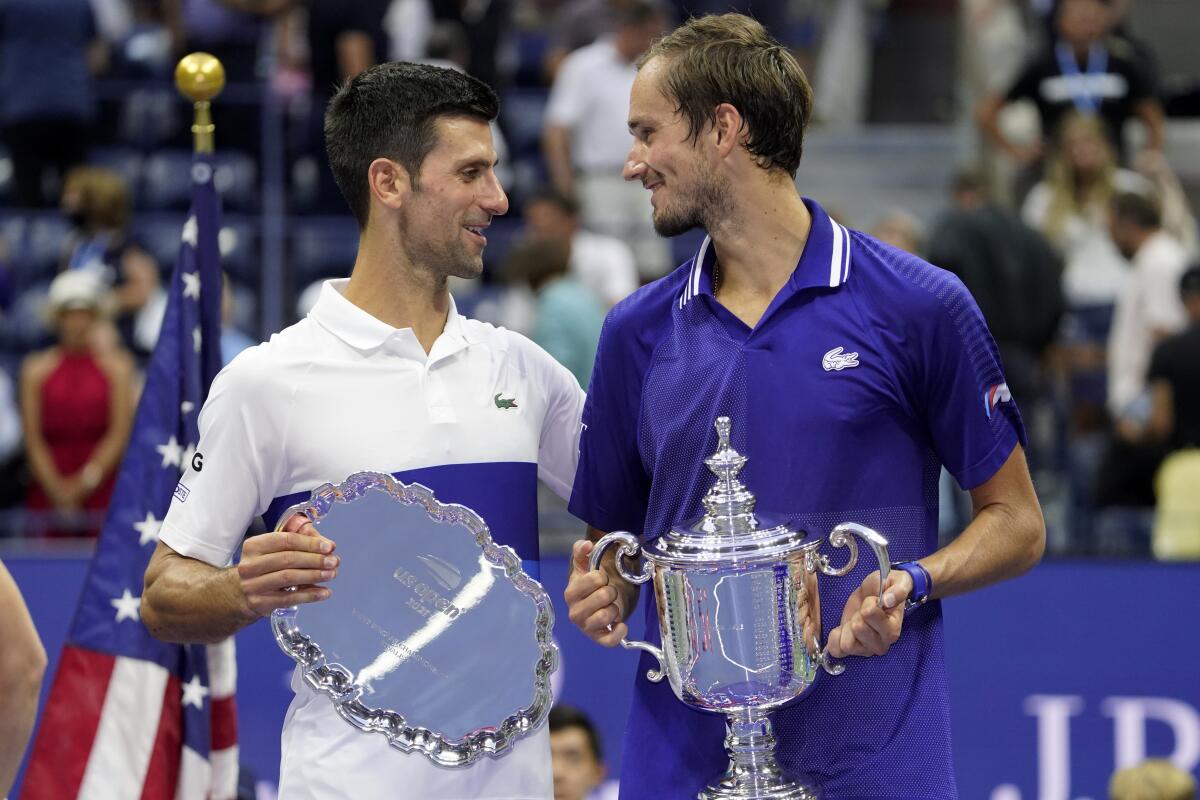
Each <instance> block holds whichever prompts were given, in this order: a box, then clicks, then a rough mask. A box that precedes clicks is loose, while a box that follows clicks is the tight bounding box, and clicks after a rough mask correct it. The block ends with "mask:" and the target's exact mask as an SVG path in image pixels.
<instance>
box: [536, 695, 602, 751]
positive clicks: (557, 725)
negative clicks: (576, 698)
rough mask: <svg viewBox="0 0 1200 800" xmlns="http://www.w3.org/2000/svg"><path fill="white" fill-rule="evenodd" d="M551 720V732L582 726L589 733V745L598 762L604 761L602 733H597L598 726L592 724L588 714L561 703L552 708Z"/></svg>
mask: <svg viewBox="0 0 1200 800" xmlns="http://www.w3.org/2000/svg"><path fill="white" fill-rule="evenodd" d="M549 722H550V732H551V733H554V732H556V731H561V730H563V729H565V728H581V729H582V730H583V732H584V733H585V734H587V740H588V747H590V748H591V750H592V755H593V756H594V757H595V759H596V763H601V762H603V761H604V754H603V752H602V750H601V749H600V734H598V733H596V726H595V725H593V724H592V721H591V719H589V718H588V715H587V714H584V713H583V712H582V711H580V710H579V709H578V708H575V707H574V706H567V705H563V704H561V703H560V704H558V705H556V706H554V708H552V709H550V719H549Z"/></svg>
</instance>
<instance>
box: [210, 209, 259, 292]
mask: <svg viewBox="0 0 1200 800" xmlns="http://www.w3.org/2000/svg"><path fill="white" fill-rule="evenodd" d="M217 239H218V242H219V245H220V248H221V268H222V269H224V270H225V271H226V272H228V273H229V275H230V276H231V277H233V278H234V279H236V280H237V281H239V282H240V283H242V284H245V285H247V286H258V282H259V273H260V270H259V247H258V220H257V219H256V218H254V217H247V216H238V215H234V214H226V215H225V216H223V217H222V218H221V232H220V233H219V234H218V235H217Z"/></svg>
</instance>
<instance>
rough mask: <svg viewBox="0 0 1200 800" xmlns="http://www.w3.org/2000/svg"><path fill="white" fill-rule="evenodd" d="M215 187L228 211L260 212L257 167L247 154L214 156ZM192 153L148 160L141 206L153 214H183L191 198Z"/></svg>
mask: <svg viewBox="0 0 1200 800" xmlns="http://www.w3.org/2000/svg"><path fill="white" fill-rule="evenodd" d="M213 164H214V166H215V172H214V173H213V185H214V186H216V188H217V193H218V194H220V195H221V203H222V205H223V207H224V208H225V209H226V210H228V211H244V212H253V211H256V210H257V209H258V164H257V163H256V162H255V160H254V158H253V157H252V156H250V155H247V154H246V153H240V152H237V151H226V152H223V153H217V154H216V155H215V156H214V157H213ZM191 170H192V153H191V151H189V150H160V151H159V152H157V153H154V154H152V155H150V156H149V157H148V158H147V159H146V166H145V170H144V172H143V179H142V187H141V194H140V197H141V201H142V207H143V208H145V209H147V210H150V211H184V210H186V209H187V207H188V205H189V204H190V203H191V199H192V177H191V176H192V172H191Z"/></svg>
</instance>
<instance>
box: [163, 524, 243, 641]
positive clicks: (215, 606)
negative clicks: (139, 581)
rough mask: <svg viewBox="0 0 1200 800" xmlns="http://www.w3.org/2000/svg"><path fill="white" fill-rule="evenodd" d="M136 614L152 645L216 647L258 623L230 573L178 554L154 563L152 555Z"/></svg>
mask: <svg viewBox="0 0 1200 800" xmlns="http://www.w3.org/2000/svg"><path fill="white" fill-rule="evenodd" d="M159 547H160V548H161V547H164V545H162V544H160V545H159ZM155 562H158V563H155ZM141 613H142V622H143V623H145V625H146V629H147V630H149V631H150V633H151V635H153V636H154V637H155V638H156V639H161V640H163V641H165V642H182V643H193V642H198V643H206V644H207V643H212V642H219V641H221V640H222V639H224V638H226V637H228V636H231V635H233V634H234V633H237V632H238V631H239V630H241V629H242V628H244V627H246V626H247V625H249V624H250V623H251V622H254V621H255V620H256V619H258V615H257V614H256V613H254V611H253V610H251V609H250V607H249V605H248V604H247V602H246V598H245V596H244V595H243V594H242V592H241V589H240V586H239V582H238V574H237V569H236V568H234V567H226V568H225V569H217V568H216V567H213V566H210V565H208V564H205V563H203V562H202V561H197V560H195V559H191V558H186V557H184V556H181V555H178V554H175V555H170V556H165V557H163V558H162V560H161V561H159V560H158V554H157V553H156V558H155V561H152V562H151V564H150V568H149V569H148V570H147V572H146V588H145V591H144V593H143V594H142V607H141Z"/></svg>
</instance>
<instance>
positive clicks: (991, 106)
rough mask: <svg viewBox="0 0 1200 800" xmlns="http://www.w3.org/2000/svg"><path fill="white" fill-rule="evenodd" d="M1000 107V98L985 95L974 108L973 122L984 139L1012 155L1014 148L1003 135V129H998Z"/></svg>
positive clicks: (1001, 104)
mask: <svg viewBox="0 0 1200 800" xmlns="http://www.w3.org/2000/svg"><path fill="white" fill-rule="evenodd" d="M1001 108H1003V101H1002V100H1000V99H999V98H997V97H996V96H994V95H991V96H988V97H985V98H984V99H983V100H982V101H981V102H980V103H979V107H978V108H977V109H976V110H975V123H976V125H978V126H979V131H980V132H981V133H982V134H983V136H984V138H985V139H987V140H988V141H989V142H991V143H992V144H993V145H994V146H995V147H997V148H999V149H1000V150H1001V151H1003V152H1005V153H1008V154H1009V155H1012V154H1013V153H1014V152H1015V151H1016V148H1015V147H1014V146H1013V143H1012V142H1010V141H1009V140H1008V137H1007V136H1005V135H1004V131H1002V130H1000V109H1001Z"/></svg>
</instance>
